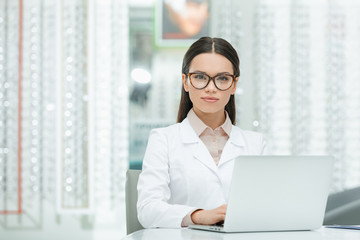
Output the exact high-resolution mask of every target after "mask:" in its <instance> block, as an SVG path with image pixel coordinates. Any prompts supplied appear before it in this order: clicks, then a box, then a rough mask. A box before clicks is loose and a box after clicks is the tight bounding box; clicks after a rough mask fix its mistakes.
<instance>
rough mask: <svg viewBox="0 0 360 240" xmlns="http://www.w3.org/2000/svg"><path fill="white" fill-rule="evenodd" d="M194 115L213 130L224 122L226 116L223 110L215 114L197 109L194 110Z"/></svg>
mask: <svg viewBox="0 0 360 240" xmlns="http://www.w3.org/2000/svg"><path fill="white" fill-rule="evenodd" d="M194 113H195V114H196V116H198V118H200V119H201V121H203V123H205V124H206V126H209V127H211V128H212V129H213V130H214V129H216V128H217V127H219V126H221V125H222V124H223V123H224V122H225V116H226V115H225V111H224V110H221V111H219V112H215V113H204V112H202V111H200V110H199V109H195V108H194Z"/></svg>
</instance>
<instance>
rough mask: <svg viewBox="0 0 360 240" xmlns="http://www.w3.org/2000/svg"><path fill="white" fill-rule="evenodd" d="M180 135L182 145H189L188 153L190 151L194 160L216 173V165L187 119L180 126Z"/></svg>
mask: <svg viewBox="0 0 360 240" xmlns="http://www.w3.org/2000/svg"><path fill="white" fill-rule="evenodd" d="M180 135H181V139H182V141H183V143H185V144H191V148H189V151H192V153H193V156H194V158H196V159H197V160H199V161H200V162H201V163H203V164H204V165H205V166H206V167H208V168H210V169H211V170H213V171H214V172H215V173H217V167H216V164H215V162H214V160H213V158H212V157H211V154H210V152H209V150H208V149H207V148H206V146H205V144H204V143H203V142H202V141H201V140H200V138H199V136H197V134H196V133H195V131H194V129H193V128H192V127H191V125H190V123H189V121H188V119H187V118H186V119H184V121H182V122H181V125H180Z"/></svg>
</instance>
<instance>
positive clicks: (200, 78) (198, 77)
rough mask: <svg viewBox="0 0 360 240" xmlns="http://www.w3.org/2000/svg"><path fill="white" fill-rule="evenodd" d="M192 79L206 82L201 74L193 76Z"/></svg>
mask: <svg viewBox="0 0 360 240" xmlns="http://www.w3.org/2000/svg"><path fill="white" fill-rule="evenodd" d="M192 77H193V78H194V79H196V80H206V76H205V75H204V74H201V73H196V74H193V75H192Z"/></svg>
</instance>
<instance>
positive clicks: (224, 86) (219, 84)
mask: <svg viewBox="0 0 360 240" xmlns="http://www.w3.org/2000/svg"><path fill="white" fill-rule="evenodd" d="M188 76H189V79H190V83H191V85H192V86H193V87H194V88H196V89H198V90H200V89H204V88H206V87H207V85H209V82H210V80H212V81H213V82H214V85H215V87H216V88H217V89H219V90H221V91H225V90H228V89H229V88H230V87H231V86H232V85H233V82H234V81H235V79H236V76H235V75H231V74H227V73H219V74H217V75H215V76H214V77H210V76H209V75H207V74H206V73H202V72H192V73H188Z"/></svg>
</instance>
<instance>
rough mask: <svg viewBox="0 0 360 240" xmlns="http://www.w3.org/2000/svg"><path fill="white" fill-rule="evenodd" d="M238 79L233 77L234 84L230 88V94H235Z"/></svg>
mask: <svg viewBox="0 0 360 240" xmlns="http://www.w3.org/2000/svg"><path fill="white" fill-rule="evenodd" d="M238 81H239V77H237V78H235V82H234V85H233V86H232V89H231V95H234V94H235V92H236V86H237V83H238Z"/></svg>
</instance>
